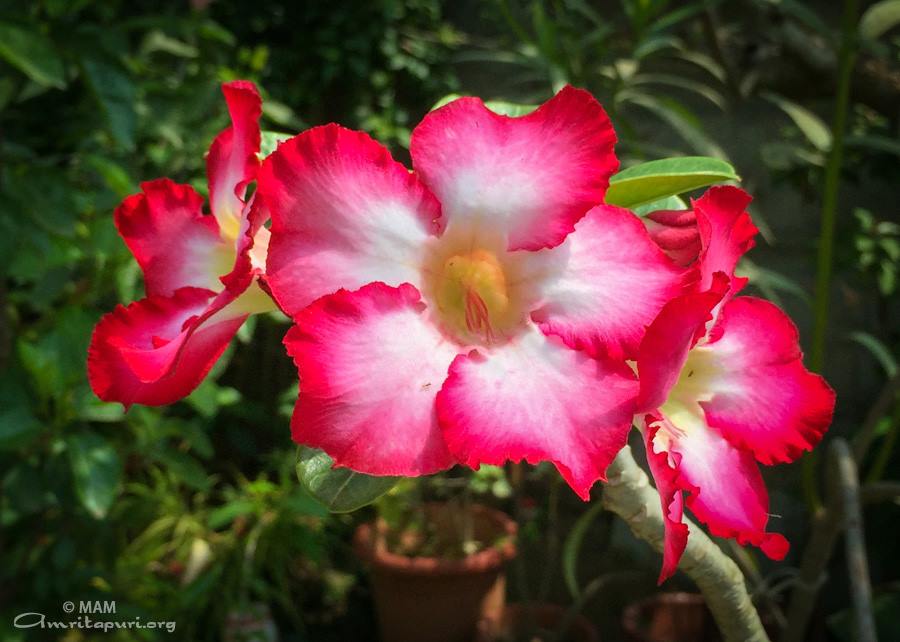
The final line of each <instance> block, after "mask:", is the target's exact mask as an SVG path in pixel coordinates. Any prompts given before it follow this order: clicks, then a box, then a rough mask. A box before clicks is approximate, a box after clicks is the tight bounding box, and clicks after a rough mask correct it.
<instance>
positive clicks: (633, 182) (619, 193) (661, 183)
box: [606, 156, 740, 207]
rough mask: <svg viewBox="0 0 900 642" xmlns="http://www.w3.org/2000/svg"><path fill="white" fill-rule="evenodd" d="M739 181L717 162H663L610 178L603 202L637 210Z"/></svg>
mask: <svg viewBox="0 0 900 642" xmlns="http://www.w3.org/2000/svg"><path fill="white" fill-rule="evenodd" d="M739 180H740V177H739V176H738V175H737V174H736V173H735V171H734V168H733V167H732V166H731V165H729V164H728V163H726V162H725V161H723V160H719V159H717V158H709V157H705V156H683V157H680V158H665V159H662V160H654V161H648V162H646V163H641V164H639V165H634V166H632V167H629V168H628V169H624V170H622V171H621V172H619V173H618V174H616V175H615V176H613V177H612V178H611V179H610V182H609V190H608V191H607V192H606V202H607V203H609V204H610V205H618V206H620V207H637V206H640V205H645V204H647V203H652V202H654V201H658V200H660V199H664V198H666V197H668V196H677V195H678V194H683V193H685V192H689V191H691V190H695V189H698V188H700V187H706V186H707V185H713V184H715V183H722V182H725V181H739Z"/></svg>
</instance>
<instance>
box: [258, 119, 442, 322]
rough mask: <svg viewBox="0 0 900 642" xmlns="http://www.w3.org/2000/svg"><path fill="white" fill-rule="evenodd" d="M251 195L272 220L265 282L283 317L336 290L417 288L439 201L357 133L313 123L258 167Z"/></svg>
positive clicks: (437, 229) (435, 225)
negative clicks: (256, 192) (378, 286)
mask: <svg viewBox="0 0 900 642" xmlns="http://www.w3.org/2000/svg"><path fill="white" fill-rule="evenodd" d="M259 192H260V194H261V196H262V198H263V201H264V203H265V206H266V207H268V209H269V210H270V212H271V214H272V241H271V244H270V245H269V257H268V261H267V268H266V272H267V277H266V278H267V281H268V283H269V285H270V287H271V288H272V293H273V294H274V296H275V298H276V300H277V301H278V303H279V305H281V307H282V309H283V310H284V311H285V312H287V313H288V314H290V315H293V314H296V313H297V312H299V311H300V310H302V309H303V308H305V307H306V306H307V305H309V304H310V303H311V302H312V301H314V300H315V299H317V298H319V297H320V296H323V295H325V294H330V293H332V292H334V291H335V290H337V289H339V288H342V287H343V288H347V289H351V290H353V289H356V288H359V287H361V286H363V285H365V284H367V283H371V282H373V281H383V282H385V283H387V284H388V285H393V286H397V285H400V284H401V283H413V284H418V283H419V282H420V275H419V265H420V263H421V257H422V254H423V252H424V251H425V249H426V248H425V246H426V242H427V241H428V240H429V239H430V238H431V237H432V236H434V235H435V234H437V233H439V232H440V226H439V218H440V205H439V204H438V202H437V201H436V200H435V199H434V197H433V196H432V195H431V193H430V192H428V190H427V189H425V187H424V186H423V185H422V184H421V183H420V182H419V181H418V179H417V178H416V177H415V176H414V175H413V174H410V173H409V172H408V171H407V170H406V168H405V167H403V165H401V164H400V163H397V162H396V161H394V160H393V159H392V158H391V155H390V153H389V152H388V151H387V150H386V149H385V148H384V147H382V146H381V145H379V144H378V143H376V142H375V141H374V140H372V139H371V138H369V136H367V135H366V134H364V133H362V132H354V131H350V130H348V129H344V128H342V127H339V126H337V125H326V126H324V127H315V128H313V129H310V130H308V131H305V132H303V133H302V134H300V135H299V136H295V137H294V138H292V139H290V140H289V141H287V142H284V143H282V144H281V145H279V146H278V149H277V150H276V151H275V152H274V153H273V154H272V155H271V156H269V157H268V158H267V159H266V161H265V162H264V163H263V166H262V169H261V170H260V176H259Z"/></svg>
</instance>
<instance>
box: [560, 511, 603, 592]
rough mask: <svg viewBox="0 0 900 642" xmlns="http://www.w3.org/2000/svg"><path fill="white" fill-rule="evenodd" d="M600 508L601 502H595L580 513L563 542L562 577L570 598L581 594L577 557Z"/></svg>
mask: <svg viewBox="0 0 900 642" xmlns="http://www.w3.org/2000/svg"><path fill="white" fill-rule="evenodd" d="M602 510H603V504H601V503H600V502H597V503H595V504H594V505H593V506H591V507H590V508H589V509H588V510H586V511H585V512H584V513H582V515H581V517H579V518H578V520H577V521H576V522H575V524H574V525H573V526H572V530H570V531H569V534H568V536H566V541H565V542H564V543H563V548H562V566H563V578H564V579H565V581H566V587H568V589H569V594H570V595H571V596H572V598H577V597H578V596H579V595H580V594H581V589H580V588H579V586H578V557H579V555H580V553H581V543H582V542H583V541H584V536H585V535H586V534H587V531H588V528H590V526H591V524H593V523H594V520H595V519H597V516H598V515H599V514H600V512H601V511H602Z"/></svg>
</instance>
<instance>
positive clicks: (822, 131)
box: [760, 91, 831, 152]
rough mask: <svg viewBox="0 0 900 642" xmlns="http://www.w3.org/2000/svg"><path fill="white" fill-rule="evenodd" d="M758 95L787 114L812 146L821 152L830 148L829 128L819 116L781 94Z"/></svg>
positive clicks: (766, 93) (767, 93)
mask: <svg viewBox="0 0 900 642" xmlns="http://www.w3.org/2000/svg"><path fill="white" fill-rule="evenodd" d="M760 95H761V96H762V97H763V98H765V99H766V100H768V101H769V102H771V103H773V104H774V105H776V106H777V107H778V108H779V109H781V111H783V112H784V113H785V114H787V115H788V116H789V117H790V119H791V120H792V121H794V124H795V125H796V126H797V128H798V129H799V130H800V131H801V132H803V135H804V136H805V137H806V140H808V141H809V142H810V144H811V145H812V146H813V147H815V148H816V149H818V150H819V151H821V152H827V151H828V150H829V149H831V130H830V129H828V125H826V124H825V122H824V121H823V120H822V119H821V118H819V117H818V116H816V115H815V114H814V113H812V112H811V111H810V110H808V109H807V108H806V107H803V106H801V105H798V104H797V103H795V102H793V101H791V100H788V99H787V98H784V97H783V96H779V95H777V94H773V93H771V92H768V91H767V92H763V93H762V94H760Z"/></svg>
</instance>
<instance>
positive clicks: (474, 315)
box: [258, 87, 686, 498]
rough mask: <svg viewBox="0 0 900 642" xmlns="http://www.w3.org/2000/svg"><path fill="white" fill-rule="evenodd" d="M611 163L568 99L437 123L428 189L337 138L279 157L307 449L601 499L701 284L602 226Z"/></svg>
mask: <svg viewBox="0 0 900 642" xmlns="http://www.w3.org/2000/svg"><path fill="white" fill-rule="evenodd" d="M614 144H615V134H614V132H613V129H612V126H611V124H610V122H609V119H608V118H607V116H606V114H605V113H604V111H603V109H602V108H601V107H600V105H599V104H598V103H597V102H596V101H595V100H594V99H593V97H591V96H590V94H588V93H587V92H584V91H581V90H578V89H574V88H571V87H567V88H565V89H563V90H562V91H560V92H559V93H558V94H557V95H556V96H555V97H554V98H552V99H551V100H549V101H548V102H547V103H545V104H544V105H542V106H541V107H540V108H539V109H538V110H537V111H535V112H533V113H531V114H529V115H526V116H522V117H519V118H508V117H505V116H500V115H498V114H495V113H493V112H491V111H490V110H488V109H487V108H486V107H485V106H484V104H483V103H482V102H481V101H480V100H478V99H475V98H461V99H459V100H456V101H454V102H452V103H450V104H448V105H446V106H444V107H442V108H440V109H438V110H436V111H434V112H432V113H430V114H428V115H427V116H426V117H425V119H424V120H423V121H422V122H421V123H420V124H419V125H418V126H417V127H416V129H415V131H414V132H413V135H412V143H411V147H410V152H411V155H412V160H413V167H414V170H415V171H414V172H410V171H408V170H407V169H406V168H405V167H403V166H402V165H401V164H399V163H397V162H396V161H394V160H393V159H392V158H391V156H390V153H389V152H388V151H387V150H386V149H385V148H384V147H382V146H381V145H379V144H378V143H376V142H375V141H374V140H372V139H371V138H369V137H368V136H367V135H366V134H363V133H361V132H355V131H350V130H347V129H344V128H342V127H339V126H337V125H326V126H324V127H317V128H314V129H311V130H308V131H306V132H303V133H301V134H300V135H298V136H296V137H294V138H293V139H291V140H289V141H287V142H285V143H282V144H281V145H280V146H279V148H278V150H277V151H276V152H275V153H273V154H272V155H271V156H270V157H269V158H268V159H266V161H265V162H264V163H263V166H262V168H261V170H260V174H259V180H258V198H260V199H261V200H262V202H263V203H264V205H265V207H266V208H267V210H268V211H269V212H271V215H272V240H271V244H270V247H269V254H268V261H267V277H266V278H267V283H268V285H269V287H270V288H271V292H272V294H273V296H274V298H275V299H276V301H277V302H278V304H279V305H280V307H281V308H282V309H283V310H284V311H285V312H286V313H287V314H288V315H289V316H291V317H292V319H293V321H294V326H293V327H292V328H291V330H290V331H289V332H288V334H287V336H286V337H285V345H286V346H287V349H288V352H289V353H290V355H291V356H292V357H293V359H294V361H295V363H296V365H297V369H298V372H299V376H300V393H299V398H298V401H297V404H296V408H295V411H294V416H293V420H292V433H293V438H294V440H295V441H297V442H299V443H302V444H306V445H309V446H314V447H318V448H322V449H324V450H325V451H326V452H327V453H328V454H329V455H330V456H331V457H332V458H333V459H334V460H335V463H336V465H338V466H344V467H349V468H351V469H354V470H357V471H360V472H364V473H369V474H374V475H406V476H415V475H423V474H429V473H433V472H436V471H439V470H442V469H445V468H447V467H449V466H451V465H452V464H454V463H456V462H461V463H464V464H467V465H470V466H478V465H479V464H481V463H488V464H500V463H503V462H505V461H506V460H508V459H512V460H521V459H525V460H527V461H529V462H532V463H534V462H538V461H545V460H549V461H552V462H553V463H554V464H555V465H556V467H557V468H558V469H559V471H560V473H561V474H562V475H563V477H564V478H565V479H566V480H567V481H568V482H569V484H570V485H571V486H572V488H573V489H574V490H575V491H576V492H577V493H578V494H579V495H580V496H582V497H584V498H587V497H588V494H589V491H590V488H591V486H592V484H593V483H594V482H595V481H596V480H598V479H602V478H604V472H605V470H606V468H607V466H608V464H609V463H610V462H611V460H612V459H613V458H614V457H615V455H616V453H617V452H618V451H619V450H620V449H621V448H622V447H623V446H624V445H625V441H626V437H627V435H628V432H629V430H630V428H631V422H632V417H633V414H634V410H635V406H634V401H635V396H636V394H637V392H638V384H637V381H636V378H635V376H634V374H633V372H632V371H631V369H630V368H629V367H628V366H627V365H626V364H625V359H626V358H634V357H635V356H636V354H637V351H638V347H639V345H640V342H641V339H642V336H643V333H644V329H645V327H646V325H647V324H649V323H650V322H651V321H652V320H653V319H654V318H655V317H656V315H657V313H658V312H659V310H660V309H661V308H662V306H663V305H664V304H665V303H666V302H667V301H669V300H670V299H672V298H673V297H675V296H677V295H678V294H680V293H681V292H682V290H683V286H684V282H685V279H686V276H685V274H686V273H685V271H684V270H683V269H681V268H679V267H678V266H676V265H675V264H674V263H673V262H672V261H671V260H669V259H668V258H667V257H666V256H665V255H664V254H663V252H662V251H661V250H660V249H659V248H658V247H657V246H656V245H655V244H654V243H653V242H652V241H651V239H650V237H649V235H648V233H647V231H646V229H645V228H644V227H643V224H642V223H641V222H640V220H639V219H638V218H637V217H635V216H634V215H633V214H632V213H630V212H628V211H626V210H623V209H620V208H617V207H611V206H607V205H604V204H603V199H604V194H605V191H606V188H607V186H608V183H609V178H610V176H611V175H612V174H613V173H614V172H615V171H616V169H617V166H618V161H617V160H616V157H615V155H614V153H613V146H614Z"/></svg>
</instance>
